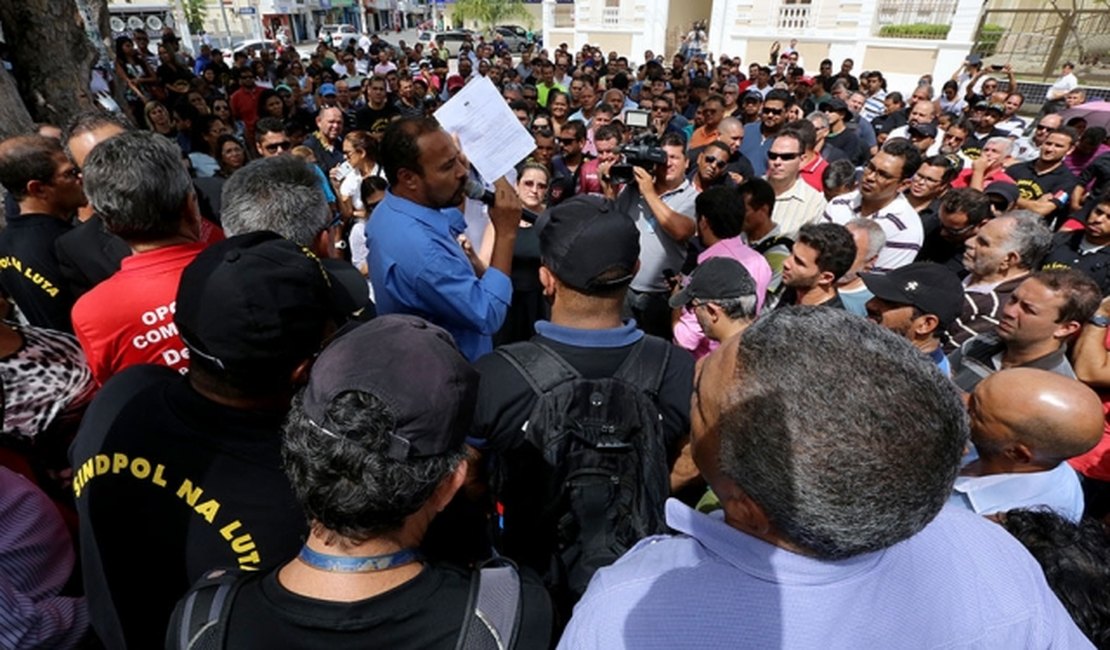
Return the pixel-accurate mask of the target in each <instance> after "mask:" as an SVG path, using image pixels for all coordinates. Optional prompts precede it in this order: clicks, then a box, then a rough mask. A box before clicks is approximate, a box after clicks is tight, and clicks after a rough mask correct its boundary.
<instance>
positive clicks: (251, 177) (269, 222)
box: [222, 156, 374, 315]
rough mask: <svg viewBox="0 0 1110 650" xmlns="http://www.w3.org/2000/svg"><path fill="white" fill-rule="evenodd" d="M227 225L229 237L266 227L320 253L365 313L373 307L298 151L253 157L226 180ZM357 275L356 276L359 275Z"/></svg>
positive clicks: (314, 174) (314, 173)
mask: <svg viewBox="0 0 1110 650" xmlns="http://www.w3.org/2000/svg"><path fill="white" fill-rule="evenodd" d="M222 203H223V217H222V221H223V226H224V232H225V233H226V234H227V236H228V237H233V236H235V235H242V234H244V233H248V232H259V231H265V230H268V231H270V232H276V233H277V234H279V235H281V236H282V237H284V238H285V239H288V240H289V241H291V242H293V243H294V244H297V245H298V246H303V247H304V248H306V249H308V250H310V251H312V252H313V254H315V255H317V256H318V257H320V258H321V260H322V262H323V264H324V266H325V267H326V268H327V270H328V271H329V272H330V273H333V274H334V275H335V276H336V277H338V278H339V279H340V281H341V282H342V285H343V287H344V288H346V289H347V291H348V292H350V294H351V298H352V299H353V300H354V301H355V303H356V304H358V305H366V307H367V309H366V310H365V312H364V313H365V315H371V314H373V313H374V310H373V305H372V304H370V303H369V300H370V298H369V288H368V285H367V284H366V280H365V278H362V277H361V274H359V272H358V269H355V267H354V266H352V265H351V264H350V263H349V262H347V261H346V259H345V258H344V256H343V248H344V247H345V246H346V245H347V243H346V241H345V240H344V239H343V238H342V237H341V236H337V235H336V234H335V233H334V232H333V230H332V229H331V228H329V227H328V223H329V219H330V211H329V210H328V204H327V203H326V202H325V199H324V193H323V192H322V191H321V190H320V181H319V177H318V175H317V171H316V169H314V166H313V165H310V164H308V163H305V162H304V161H302V160H301V159H300V158H297V157H296V156H273V157H270V158H262V159H260V160H255V161H254V162H251V163H250V164H248V165H247V166H245V167H243V168H241V169H239V170H238V171H237V172H235V173H234V174H232V175H231V178H229V179H228V180H227V182H226V183H225V184H224V191H223V198H222ZM356 276H358V277H356Z"/></svg>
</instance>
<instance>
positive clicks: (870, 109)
mask: <svg viewBox="0 0 1110 650" xmlns="http://www.w3.org/2000/svg"><path fill="white" fill-rule="evenodd" d="M885 99H886V91H885V90H880V91H879V92H877V93H875V94H874V95H871V96H870V97H868V98H867V100H866V101H864V102H863V110H861V111H860V112H859V115H860V117H861V118H863V119H865V120H867V121H868V122H870V121H871V120H873V119H875V118H876V117H878V116H880V115H882V114H883V113H885V112H886V104H885V103H884V102H883V100H885Z"/></svg>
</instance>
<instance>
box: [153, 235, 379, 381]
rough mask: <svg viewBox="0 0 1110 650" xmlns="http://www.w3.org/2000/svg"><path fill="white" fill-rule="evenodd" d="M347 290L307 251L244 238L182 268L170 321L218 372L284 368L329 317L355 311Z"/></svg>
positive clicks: (275, 240) (309, 350)
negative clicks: (221, 370)
mask: <svg viewBox="0 0 1110 650" xmlns="http://www.w3.org/2000/svg"><path fill="white" fill-rule="evenodd" d="M363 284H365V281H364V282H363ZM347 285H348V283H347V282H345V281H344V280H342V279H341V278H339V277H338V276H337V275H336V274H335V273H334V272H332V271H329V270H328V269H327V267H325V265H324V264H323V263H322V262H321V260H320V259H319V258H317V257H316V255H315V254H313V253H312V252H311V251H310V250H308V249H307V248H305V247H303V246H298V245H297V244H294V243H293V242H291V241H289V240H287V239H283V238H282V237H281V236H280V235H277V234H275V233H272V232H266V231H261V232H252V233H246V234H243V235H238V236H236V237H231V238H229V239H225V240H224V241H221V242H217V243H215V244H213V245H211V246H209V247H208V248H206V249H205V250H203V251H201V253H200V254H199V255H197V256H196V258H195V259H194V260H193V261H192V262H191V263H190V264H189V266H187V267H185V270H184V271H183V272H182V274H181V282H180V284H179V285H178V289H177V304H176V310H175V313H174V323H175V324H176V325H177V329H178V331H179V333H180V335H181V339H182V341H183V342H184V343H185V344H186V345H187V346H188V347H189V350H190V352H191V354H193V355H196V356H198V357H203V358H205V359H207V360H208V361H210V362H211V363H213V364H215V365H216V366H218V367H220V368H223V369H225V370H228V371H236V370H238V371H243V370H248V371H252V372H267V371H273V372H279V371H285V370H288V369H289V364H290V363H291V362H292V363H296V362H299V361H302V360H304V359H307V358H309V357H311V356H312V354H313V353H315V352H316V351H317V350H318V349H319V347H320V343H321V342H322V340H323V338H324V330H325V327H326V326H327V323H328V322H329V320H330V321H334V322H342V321H343V320H344V319H345V318H346V316H348V315H350V314H351V313H353V311H357V307H356V305H355V302H356V300H355V298H354V297H353V296H352V294H351V292H350V289H349V287H348V286H347ZM363 306H365V305H363Z"/></svg>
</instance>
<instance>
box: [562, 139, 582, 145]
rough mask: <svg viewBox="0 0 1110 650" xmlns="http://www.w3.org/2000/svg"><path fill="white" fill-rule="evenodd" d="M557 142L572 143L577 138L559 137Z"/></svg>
mask: <svg viewBox="0 0 1110 650" xmlns="http://www.w3.org/2000/svg"><path fill="white" fill-rule="evenodd" d="M559 142H561V143H562V144H574V143H575V142H578V139H577V138H559Z"/></svg>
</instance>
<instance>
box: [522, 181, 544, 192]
mask: <svg viewBox="0 0 1110 650" xmlns="http://www.w3.org/2000/svg"><path fill="white" fill-rule="evenodd" d="M520 182H521V184H522V185H524V187H528V188H533V187H534V188H536V189H538V190H546V189H547V183H543V182H540V181H520Z"/></svg>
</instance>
